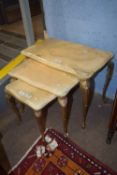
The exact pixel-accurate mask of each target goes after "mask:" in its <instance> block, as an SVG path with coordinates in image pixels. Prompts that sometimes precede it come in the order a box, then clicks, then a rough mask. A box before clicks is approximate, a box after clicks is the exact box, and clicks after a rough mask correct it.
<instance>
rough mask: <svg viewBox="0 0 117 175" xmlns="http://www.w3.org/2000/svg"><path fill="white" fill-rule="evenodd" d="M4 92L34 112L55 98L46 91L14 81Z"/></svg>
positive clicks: (20, 81)
mask: <svg viewBox="0 0 117 175" xmlns="http://www.w3.org/2000/svg"><path fill="white" fill-rule="evenodd" d="M5 91H6V92H7V93H8V94H10V95H13V96H14V97H15V98H16V99H18V100H19V101H21V102H22V103H24V104H27V105H28V106H30V107H31V108H32V109H34V110H41V109H42V108H43V107H45V106H46V105H47V104H48V103H49V102H51V101H52V100H54V99H55V98H56V96H55V95H54V94H51V93H49V92H47V91H44V90H42V89H39V88H35V87H34V86H31V85H29V84H27V83H26V82H24V81H22V80H14V81H12V82H11V83H9V84H8V85H7V86H6V87H5Z"/></svg>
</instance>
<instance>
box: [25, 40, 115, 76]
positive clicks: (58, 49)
mask: <svg viewBox="0 0 117 175" xmlns="http://www.w3.org/2000/svg"><path fill="white" fill-rule="evenodd" d="M22 54H24V55H25V56H28V57H30V58H33V59H35V60H36V61H39V62H41V63H44V64H47V65H49V66H52V67H55V68H57V69H60V70H63V71H66V72H69V73H72V74H75V75H76V76H77V77H78V78H79V79H87V78H89V77H91V76H92V75H93V74H94V73H95V72H97V71H98V70H100V69H101V68H102V67H103V66H104V65H105V64H106V63H107V62H108V61H109V60H110V59H111V58H112V57H113V55H112V53H111V52H106V51H102V50H98V49H95V48H90V47H88V46H85V45H81V44H75V43H71V42H66V41H62V40H57V39H47V40H44V41H43V42H42V43H41V45H39V44H35V45H33V46H31V47H29V48H27V49H25V50H23V51H22Z"/></svg>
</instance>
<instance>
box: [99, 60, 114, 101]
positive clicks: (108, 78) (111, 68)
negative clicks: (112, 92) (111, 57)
mask: <svg viewBox="0 0 117 175" xmlns="http://www.w3.org/2000/svg"><path fill="white" fill-rule="evenodd" d="M107 66H108V68H107V74H106V80H105V84H104V88H103V93H102V98H103V101H104V103H106V102H107V100H106V92H107V89H108V86H109V83H110V81H111V79H112V76H113V72H114V63H113V62H109V63H108V65H107Z"/></svg>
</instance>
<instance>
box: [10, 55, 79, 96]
mask: <svg viewBox="0 0 117 175" xmlns="http://www.w3.org/2000/svg"><path fill="white" fill-rule="evenodd" d="M9 75H10V76H12V77H15V78H18V79H21V80H23V81H25V82H27V83H29V84H30V85H32V86H34V87H36V88H41V89H44V90H47V91H49V92H51V93H53V94H55V95H57V96H59V97H64V96H66V95H67V93H68V92H69V91H70V90H71V89H72V88H73V87H74V86H75V85H77V84H78V82H79V80H78V78H77V77H76V76H74V75H72V74H69V73H66V72H63V71H60V70H58V69H54V68H51V67H49V66H47V65H45V64H42V63H40V62H37V61H35V60H33V59H30V58H27V59H26V60H25V61H23V62H22V63H21V64H20V65H18V66H17V67H15V68H14V69H13V70H12V71H11V72H10V73H9Z"/></svg>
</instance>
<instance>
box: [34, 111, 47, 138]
mask: <svg viewBox="0 0 117 175" xmlns="http://www.w3.org/2000/svg"><path fill="white" fill-rule="evenodd" d="M45 113H46V112H45V111H44V110H39V111H34V114H35V117H36V119H37V123H38V126H39V130H40V133H41V135H42V137H43V134H44V131H45V129H46V114H45Z"/></svg>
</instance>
